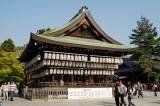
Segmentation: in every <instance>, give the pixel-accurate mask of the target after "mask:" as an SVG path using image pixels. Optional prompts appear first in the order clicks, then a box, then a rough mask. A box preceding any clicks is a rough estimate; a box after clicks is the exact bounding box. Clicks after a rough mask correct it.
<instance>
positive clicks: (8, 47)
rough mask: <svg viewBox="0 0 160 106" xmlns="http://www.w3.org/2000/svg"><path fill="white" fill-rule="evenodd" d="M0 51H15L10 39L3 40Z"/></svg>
mask: <svg viewBox="0 0 160 106" xmlns="http://www.w3.org/2000/svg"><path fill="white" fill-rule="evenodd" d="M1 49H2V50H3V51H6V52H14V51H15V45H14V43H13V41H12V40H11V39H8V40H5V41H4V42H3V43H2V45H1Z"/></svg>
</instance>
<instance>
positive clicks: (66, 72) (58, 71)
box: [32, 69, 114, 78]
mask: <svg viewBox="0 0 160 106" xmlns="http://www.w3.org/2000/svg"><path fill="white" fill-rule="evenodd" d="M49 74H63V75H114V71H107V70H67V69H49V70H45V71H43V72H41V73H40V74H36V75H33V76H32V78H38V77H43V76H46V75H49Z"/></svg>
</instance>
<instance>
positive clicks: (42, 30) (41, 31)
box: [36, 28, 51, 35]
mask: <svg viewBox="0 0 160 106" xmlns="http://www.w3.org/2000/svg"><path fill="white" fill-rule="evenodd" d="M49 30H51V29H50V28H47V29H45V28H43V29H39V30H37V32H36V34H37V35H42V34H43V33H44V32H46V31H49Z"/></svg>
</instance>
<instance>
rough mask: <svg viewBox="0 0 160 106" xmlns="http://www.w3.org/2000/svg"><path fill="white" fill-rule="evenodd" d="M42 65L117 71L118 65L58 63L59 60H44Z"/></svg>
mask: <svg viewBox="0 0 160 106" xmlns="http://www.w3.org/2000/svg"><path fill="white" fill-rule="evenodd" d="M44 65H51V66H66V67H83V68H85V67H86V68H108V69H118V64H104V63H92V62H89V63H87V62H75V61H60V60H44Z"/></svg>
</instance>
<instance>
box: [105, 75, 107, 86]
mask: <svg viewBox="0 0 160 106" xmlns="http://www.w3.org/2000/svg"><path fill="white" fill-rule="evenodd" d="M105 82H106V87H107V76H105Z"/></svg>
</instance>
